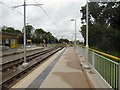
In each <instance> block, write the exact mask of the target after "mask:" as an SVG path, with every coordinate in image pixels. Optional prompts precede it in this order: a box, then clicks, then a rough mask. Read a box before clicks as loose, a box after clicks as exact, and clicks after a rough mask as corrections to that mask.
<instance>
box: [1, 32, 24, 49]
mask: <svg viewBox="0 0 120 90" xmlns="http://www.w3.org/2000/svg"><path fill="white" fill-rule="evenodd" d="M21 37H22V35H16V34H13V33H7V32H2V33H1V32H0V45H3V46H8V47H10V48H17V47H18V42H19V38H21Z"/></svg>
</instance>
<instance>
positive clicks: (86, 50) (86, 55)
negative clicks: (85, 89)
mask: <svg viewBox="0 0 120 90" xmlns="http://www.w3.org/2000/svg"><path fill="white" fill-rule="evenodd" d="M88 48H89V45H88V0H86V46H85V53H86V54H85V59H86V60H85V65H83V67H84V68H85V69H89V68H90V67H89V65H88Z"/></svg>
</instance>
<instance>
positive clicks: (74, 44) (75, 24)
mask: <svg viewBox="0 0 120 90" xmlns="http://www.w3.org/2000/svg"><path fill="white" fill-rule="evenodd" d="M71 21H75V41H74V46H75V47H76V19H71Z"/></svg>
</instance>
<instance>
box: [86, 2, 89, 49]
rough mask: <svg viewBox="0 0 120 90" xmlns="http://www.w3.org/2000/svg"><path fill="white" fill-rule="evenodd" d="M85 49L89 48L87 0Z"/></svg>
mask: <svg viewBox="0 0 120 90" xmlns="http://www.w3.org/2000/svg"><path fill="white" fill-rule="evenodd" d="M86 47H89V45H88V0H87V1H86Z"/></svg>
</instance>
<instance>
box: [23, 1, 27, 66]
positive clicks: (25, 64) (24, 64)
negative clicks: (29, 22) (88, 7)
mask: <svg viewBox="0 0 120 90" xmlns="http://www.w3.org/2000/svg"><path fill="white" fill-rule="evenodd" d="M25 5H26V0H24V63H23V64H22V65H23V67H26V66H27V65H28V63H27V61H26V6H25Z"/></svg>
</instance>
